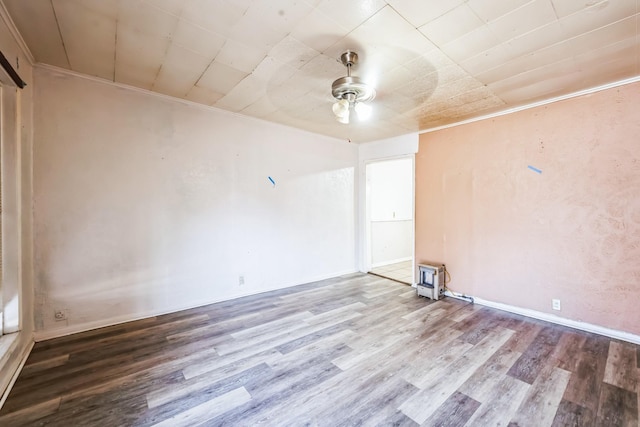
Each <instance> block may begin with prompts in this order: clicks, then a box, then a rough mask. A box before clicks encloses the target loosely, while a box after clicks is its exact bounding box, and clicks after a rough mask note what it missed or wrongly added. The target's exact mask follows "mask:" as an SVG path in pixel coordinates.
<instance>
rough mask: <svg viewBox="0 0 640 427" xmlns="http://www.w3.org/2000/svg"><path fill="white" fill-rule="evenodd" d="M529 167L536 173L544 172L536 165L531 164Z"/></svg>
mask: <svg viewBox="0 0 640 427" xmlns="http://www.w3.org/2000/svg"><path fill="white" fill-rule="evenodd" d="M527 167H528V168H529V169H531V170H532V171H534V172H536V173H542V171H541V170H540V169H538V168H536V167H533V166H531V165H529V166H527Z"/></svg>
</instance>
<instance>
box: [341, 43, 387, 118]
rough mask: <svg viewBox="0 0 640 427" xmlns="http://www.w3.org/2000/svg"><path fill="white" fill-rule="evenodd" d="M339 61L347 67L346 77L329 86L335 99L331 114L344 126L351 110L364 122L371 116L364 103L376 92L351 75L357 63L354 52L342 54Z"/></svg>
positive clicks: (373, 96)
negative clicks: (352, 68)
mask: <svg viewBox="0 0 640 427" xmlns="http://www.w3.org/2000/svg"><path fill="white" fill-rule="evenodd" d="M340 61H341V62H342V65H344V66H345V67H347V75H346V76H344V77H340V78H339V79H337V80H335V81H334V82H333V84H332V85H331V94H332V95H333V97H334V98H335V99H336V102H335V103H334V104H333V107H332V110H333V114H334V115H335V117H336V120H337V121H338V122H340V123H344V124H349V116H350V115H351V110H354V111H355V112H356V114H357V115H358V118H359V119H360V120H366V119H368V118H369V117H370V116H371V111H372V108H371V106H370V105H368V104H365V102H367V101H371V100H373V98H375V96H376V91H375V89H374V88H373V87H371V86H369V85H367V84H366V83H365V82H364V81H362V79H360V78H359V77H356V76H352V75H351V67H352V66H353V65H354V64H357V63H358V54H357V53H356V52H352V51H350V50H348V51H346V52H344V53H343V54H342V55H341V56H340Z"/></svg>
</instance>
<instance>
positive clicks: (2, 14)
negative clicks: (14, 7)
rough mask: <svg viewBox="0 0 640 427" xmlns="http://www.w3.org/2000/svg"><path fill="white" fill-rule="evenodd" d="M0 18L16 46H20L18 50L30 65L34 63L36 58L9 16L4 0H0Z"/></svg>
mask: <svg viewBox="0 0 640 427" xmlns="http://www.w3.org/2000/svg"><path fill="white" fill-rule="evenodd" d="M0 18H1V19H2V22H4V23H5V25H6V26H7V29H8V30H9V33H11V36H12V37H13V40H14V41H15V42H16V44H17V45H18V48H20V50H21V51H22V54H23V55H24V56H25V57H26V58H27V61H29V64H31V66H33V65H35V63H36V60H35V58H34V57H33V54H32V53H31V50H30V49H29V46H27V43H26V42H25V41H24V39H23V38H22V34H20V31H18V28H17V27H16V24H15V23H14V22H13V19H12V18H11V15H9V11H8V10H7V7H6V6H5V5H4V2H3V1H2V0H0Z"/></svg>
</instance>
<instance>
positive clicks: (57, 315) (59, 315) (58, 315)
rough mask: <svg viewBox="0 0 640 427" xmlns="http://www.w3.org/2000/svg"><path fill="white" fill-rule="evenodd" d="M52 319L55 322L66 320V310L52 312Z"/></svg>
mask: <svg viewBox="0 0 640 427" xmlns="http://www.w3.org/2000/svg"><path fill="white" fill-rule="evenodd" d="M53 318H54V319H55V320H56V321H60V320H67V311H66V310H54V311H53Z"/></svg>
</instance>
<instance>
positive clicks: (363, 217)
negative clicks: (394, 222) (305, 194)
mask: <svg viewBox="0 0 640 427" xmlns="http://www.w3.org/2000/svg"><path fill="white" fill-rule="evenodd" d="M358 150H359V151H358V162H359V180H358V219H359V221H358V269H359V270H360V271H363V272H366V271H370V270H371V267H372V261H371V260H372V259H373V254H372V250H371V249H372V248H371V236H372V230H371V223H370V218H369V217H368V216H369V213H368V211H369V209H367V182H366V181H367V180H366V174H367V165H368V164H370V163H373V162H377V161H381V160H391V159H398V158H402V157H404V158H409V159H412V158H413V157H414V156H415V153H417V152H418V134H416V133H412V134H407V135H402V136H398V137H395V138H388V139H382V140H379V141H373V142H369V143H365V144H360V145H359V146H358ZM411 173H412V175H413V170H412V172H411ZM412 205H413V196H412ZM385 232H386V231H385ZM412 242H413V240H412ZM412 245H413V243H412ZM411 251H412V253H413V248H412V250H411Z"/></svg>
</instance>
